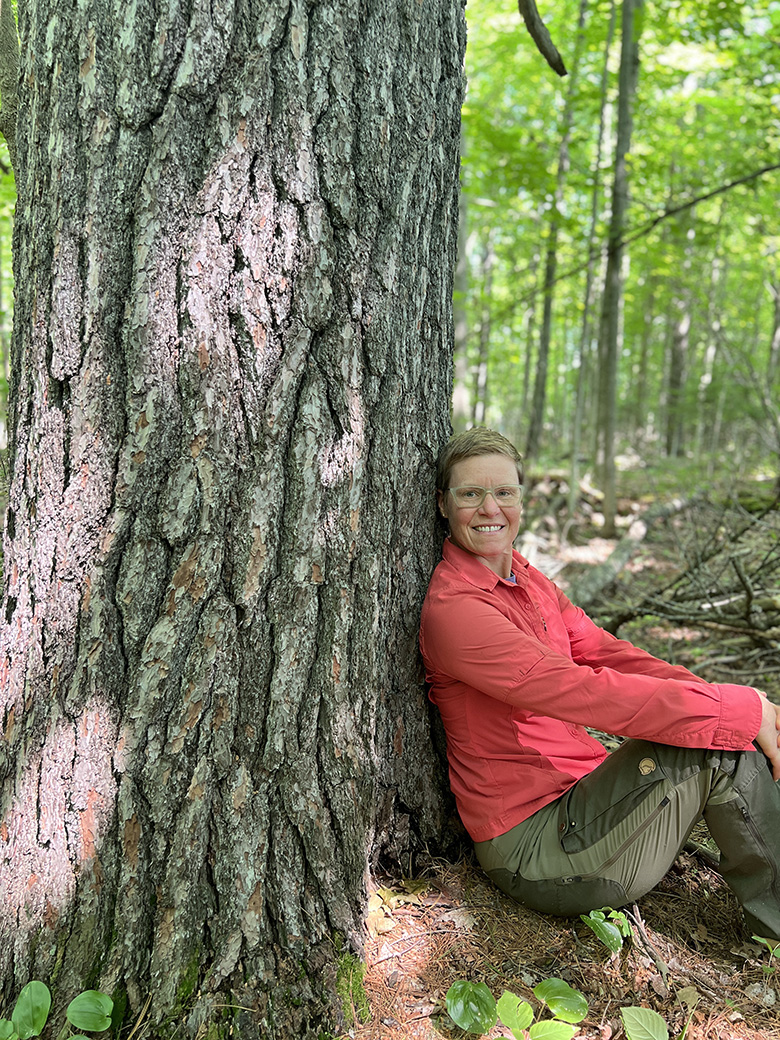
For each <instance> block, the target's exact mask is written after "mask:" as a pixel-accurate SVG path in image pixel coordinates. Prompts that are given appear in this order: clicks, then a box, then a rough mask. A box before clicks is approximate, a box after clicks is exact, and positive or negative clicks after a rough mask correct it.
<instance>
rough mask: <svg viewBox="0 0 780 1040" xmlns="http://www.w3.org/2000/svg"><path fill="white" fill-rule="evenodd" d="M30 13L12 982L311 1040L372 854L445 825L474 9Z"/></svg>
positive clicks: (6, 658)
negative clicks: (434, 621)
mask: <svg viewBox="0 0 780 1040" xmlns="http://www.w3.org/2000/svg"><path fill="white" fill-rule="evenodd" d="M20 12H21V20H20V30H21V37H22V55H21V61H22V77H21V81H22V84H23V92H22V95H21V98H20V110H19V132H18V141H19V146H20V147H19V177H18V190H19V204H18V211H17V213H18V215H17V228H16V258H15V259H16V285H17V303H16V326H15V340H14V359H13V404H12V420H13V426H14V440H13V445H12V449H13V472H12V485H11V491H10V504H9V510H8V520H7V530H6V538H5V554H6V557H5V601H4V609H3V614H2V618H3V624H4V628H3V630H2V644H1V646H0V651H1V652H0V674H1V677H2V694H0V720H2V723H3V726H4V733H5V737H6V740H5V742H4V743H3V744H2V745H0V781H2V788H1V790H2V798H3V800H2V823H1V824H0V870H1V871H2V901H1V903H0V977H1V978H2V980H3V985H4V988H5V995H6V996H10V995H11V993H12V991H14V990H16V989H17V988H18V986H19V985H20V984H21V983H23V982H24V981H26V980H27V979H28V978H29V977H31V976H37V977H39V978H42V979H44V980H47V981H49V980H55V979H56V984H57V988H58V992H59V995H60V997H61V999H66V998H68V997H69V996H72V993H73V991H74V990H75V989H77V988H79V987H81V986H83V985H100V986H101V987H103V988H105V989H107V990H108V991H109V992H111V991H114V992H115V993H116V994H117V996H118V997H119V998H120V1000H124V999H125V995H126V997H127V1000H128V1002H129V1006H128V1014H131V1013H132V1012H134V1011H135V1010H137V1009H138V1008H139V1006H140V1005H141V1003H142V1001H143V998H144V997H145V995H146V994H147V993H148V994H151V999H152V1004H151V1010H150V1014H151V1015H152V1018H153V1020H154V1021H155V1022H156V1023H157V1024H156V1025H155V1027H154V1030H153V1032H154V1035H156V1036H163V1035H166V1031H167V1030H166V1026H165V1024H164V1023H165V1020H166V1019H167V1020H168V1021H170V1022H171V1023H172V1024H171V1032H172V1031H173V1028H174V1027H175V1028H176V1029H177V1031H178V1035H179V1036H181V1035H185V1036H186V1035H195V1034H196V1033H198V1029H199V1027H201V1026H202V1025H204V1024H205V1023H209V1022H212V1021H213V1022H214V1023H220V1024H219V1026H218V1028H217V1025H215V1026H214V1030H216V1031H214V1032H213V1033H212V1032H211V1031H210V1032H209V1036H212V1035H213V1036H221V1035H223V1033H224V1035H227V1032H228V1029H229V1030H230V1033H231V1035H232V1036H234V1037H259V1036H263V1037H282V1036H283V1037H285V1038H287V1037H292V1036H296V1037H308V1036H314V1035H316V1034H317V1031H318V1028H319V1027H320V1025H321V1024H322V1023H327V1022H329V1021H331V1020H332V1017H333V1010H334V1009H333V1007H332V1006H331V1002H332V992H333V989H332V987H329V986H328V984H327V979H328V971H329V968H328V965H329V964H331V963H332V962H333V960H334V957H335V956H336V954H335V952H334V951H335V950H336V949H337V948H338V947H339V944H340V943H341V942H342V941H343V938H342V939H339V935H341V936H342V937H345V938H346V940H347V941H348V942H349V943H351V944H352V946H353V948H354V947H358V948H359V945H360V927H359V926H360V918H361V912H362V902H363V896H364V889H365V881H366V875H367V870H368V869H369V868H370V866H371V863H372V862H373V861H374V860H375V859H376V857H378V856H379V855H380V854H384V853H389V854H395V855H398V854H400V852H402V851H407V850H408V849H409V848H410V847H413V846H414V842H415V839H416V840H417V841H420V840H429V839H430V840H433V839H434V838H435V836H436V835H437V834H440V833H441V827H442V819H443V812H442V809H443V803H442V794H441V791H442V782H441V776H440V774H439V772H438V765H437V760H436V759H435V757H434V755H433V752H432V750H431V747H430V741H429V732H428V721H427V713H426V706H425V698H424V693H423V689H422V686H421V682H420V675H419V668H418V657H417V648H416V629H417V616H418V610H419V605H420V602H421V598H422V594H423V592H424V588H425V585H426V582H427V579H428V576H429V574H430V571H431V569H432V567H433V565H434V563H435V559H436V556H437V539H436V536H435V533H434V532H435V521H434V506H433V494H432V492H433V468H432V467H433V459H434V455H435V451H436V449H437V448H438V446H439V444H440V443H441V442H442V441H443V440H444V438H445V437H446V434H447V428H448V402H449V394H450V384H451V341H452V324H451V289H452V271H453V267H454V262H455V250H456V224H457V197H456V196H457V164H458V159H457V156H458V133H459V117H460V101H461V90H462V54H463V47H464V35H465V34H464V25H463V15H462V10H461V7H460V5H459V4H453V3H451V2H449V0H426V2H425V3H424V4H409V3H407V2H406V0H368V2H366V3H361V4H338V3H335V2H331V0H323V2H321V3H317V4H308V3H303V2H301V0H293V2H292V3H288V2H284V0H266V2H264V3H261V4H252V3H250V2H249V0H221V2H219V3H216V4H211V5H210V4H202V3H200V2H198V0H196V2H195V3H193V4H183V3H180V2H177V0H173V2H171V3H170V4H163V3H154V2H153V0H139V2H138V3H134V4H129V5H127V4H122V5H117V6H116V7H115V8H111V7H108V6H106V5H104V4H100V3H97V2H95V0H80V2H79V3H76V4H71V3H65V2H63V0H30V3H29V4H25V5H24V7H23V8H22V7H21V5H20ZM415 832H416V833H415ZM405 862H406V861H405ZM225 1005H233V1006H234V1007H233V1010H230V1011H228V1012H227V1013H226V1012H225V1011H224V1007H225ZM217 1006H220V1007H221V1008H222V1009H223V1010H215V1008H217ZM239 1008H240V1010H239ZM199 1035H202V1034H199Z"/></svg>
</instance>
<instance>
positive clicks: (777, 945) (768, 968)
mask: <svg viewBox="0 0 780 1040" xmlns="http://www.w3.org/2000/svg"><path fill="white" fill-rule="evenodd" d="M752 938H753V940H754V941H755V942H757V943H760V945H761V946H766V948H767V949H768V950H769V961H768V963H767V964H762V965H761V970H762V971H763V973H764V974H765V975H771V974H772V973H773V972H775V971H777V965H778V962H780V942H778V941H777V939H764V938H763V937H762V936H760V935H754V936H752Z"/></svg>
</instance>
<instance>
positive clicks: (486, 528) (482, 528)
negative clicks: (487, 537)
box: [477, 524, 501, 531]
mask: <svg viewBox="0 0 780 1040" xmlns="http://www.w3.org/2000/svg"><path fill="white" fill-rule="evenodd" d="M477 530H478V531H500V530H501V525H500V524H497V525H496V526H494V527H478V528H477Z"/></svg>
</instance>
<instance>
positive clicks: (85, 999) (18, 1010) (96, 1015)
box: [0, 979, 114, 1040]
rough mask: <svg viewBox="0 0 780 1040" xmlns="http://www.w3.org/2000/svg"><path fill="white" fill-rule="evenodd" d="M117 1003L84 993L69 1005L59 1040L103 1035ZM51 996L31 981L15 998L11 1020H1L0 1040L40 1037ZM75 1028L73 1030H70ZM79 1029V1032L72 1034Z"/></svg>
mask: <svg viewBox="0 0 780 1040" xmlns="http://www.w3.org/2000/svg"><path fill="white" fill-rule="evenodd" d="M113 1008H114V1002H113V1001H112V999H111V997H109V996H108V994H107V993H101V992H100V991H99V990H96V989H88V990H84V992H83V993H79V994H78V996H76V997H74V998H73V1000H71V1002H70V1004H68V1006H67V1008H66V1010H65V1018H66V1019H67V1022H66V1024H65V1025H64V1026H63V1028H62V1029H61V1030H60V1033H59V1034H58V1040H89V1038H88V1037H85V1036H84V1032H87V1033H103V1032H105V1030H106V1029H108V1028H109V1026H110V1025H111V1012H112V1011H113ZM50 1010H51V993H50V992H49V987H48V986H47V985H46V983H44V982H39V981H38V980H37V979H34V980H33V981H32V982H28V983H27V985H26V986H25V987H24V989H23V990H22V991H21V993H20V994H19V996H18V997H17V999H16V1004H15V1005H14V1009H13V1011H12V1012H11V1018H10V1019H7V1018H0V1040H30V1037H34V1036H40V1035H41V1033H42V1032H43V1030H44V1027H45V1026H46V1023H47V1021H48V1019H49V1012H50ZM71 1027H72V1028H71ZM73 1030H76V1032H73Z"/></svg>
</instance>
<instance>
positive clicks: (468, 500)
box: [447, 484, 523, 509]
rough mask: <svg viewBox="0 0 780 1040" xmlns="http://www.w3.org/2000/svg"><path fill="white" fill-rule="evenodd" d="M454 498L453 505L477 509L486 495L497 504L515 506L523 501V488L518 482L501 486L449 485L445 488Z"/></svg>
mask: <svg viewBox="0 0 780 1040" xmlns="http://www.w3.org/2000/svg"><path fill="white" fill-rule="evenodd" d="M447 490H448V491H449V492H450V494H451V495H452V497H453V498H454V499H455V505H456V506H459V507H461V508H466V506H469V507H470V508H472V509H479V507H480V506H481V505H482V503H483V502H484V501H485V499H486V498H487V496H488V495H492V496H493V501H494V502H495V503H496V505H497V506H507V507H509V508H512V507H515V508H516V507H517V506H519V505H520V503H521V502H522V501H523V488H522V486H521V485H520V484H502V485H501V487H495V488H483V487H451V488H447Z"/></svg>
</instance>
